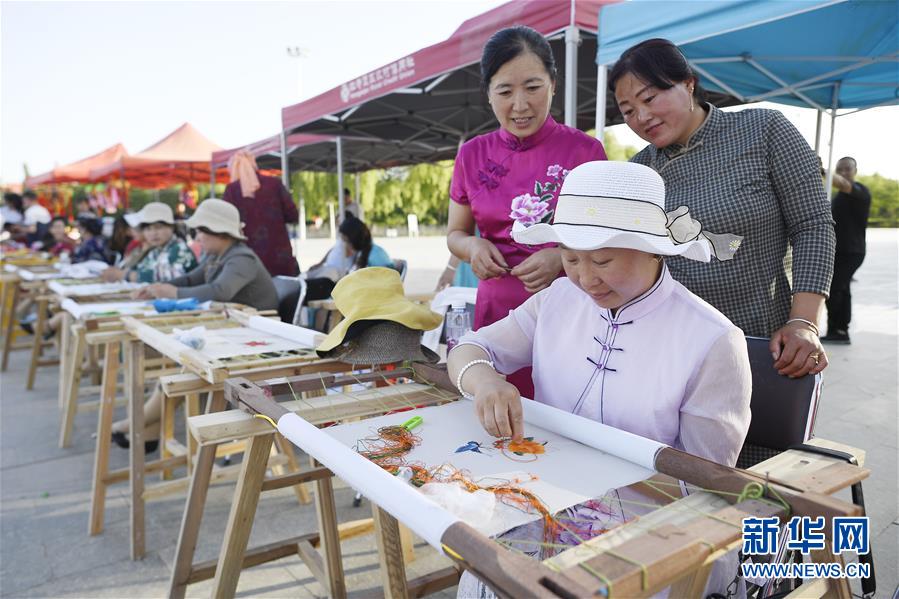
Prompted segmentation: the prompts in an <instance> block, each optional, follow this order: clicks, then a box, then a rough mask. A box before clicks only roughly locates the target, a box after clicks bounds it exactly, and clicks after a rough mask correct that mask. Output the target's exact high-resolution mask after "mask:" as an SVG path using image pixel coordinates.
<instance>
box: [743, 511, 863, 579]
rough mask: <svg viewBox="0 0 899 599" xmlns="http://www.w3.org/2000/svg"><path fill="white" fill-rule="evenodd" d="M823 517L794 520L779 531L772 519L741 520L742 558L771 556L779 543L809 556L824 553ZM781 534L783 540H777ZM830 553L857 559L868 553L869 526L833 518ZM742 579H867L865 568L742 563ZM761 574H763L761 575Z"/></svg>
mask: <svg viewBox="0 0 899 599" xmlns="http://www.w3.org/2000/svg"><path fill="white" fill-rule="evenodd" d="M826 528H827V527H826V521H825V519H824V517H823V516H819V517H817V518H811V517H808V516H802V517H799V516H794V517H792V518H790V521H789V522H787V525H786V526H785V527H784V528H783V529H781V526H780V521H779V519H778V518H777V517H776V516H772V517H768V518H755V517H750V518H743V555H745V556H753V555H775V554H776V553H777V550H778V548H779V547H780V545H781V541H783V543H784V545H785V548H786V549H788V550H791V551H798V552H800V553H801V554H802V555H809V554H811V553H812V552H813V551H826V550H827V543H828V535H827V534H826V532H825V531H826ZM781 533H783V537H781ZM829 537H830V540H831V546H830V552H831V553H832V554H833V555H840V554H842V553H846V552H849V551H852V552H855V553H857V554H858V555H865V554H867V553H870V551H871V545H870V523H869V520H868V517H867V516H864V517H835V518H834V519H833V523H832V525H831V528H830V535H829ZM742 567H743V575H744V576H749V577H759V576H761V577H772V576H776V577H778V578H797V577H800V578H808V577H816V578H867V577H868V576H869V574H870V570H869V568H870V566H869V565H868V564H852V563H849V564H846V565H845V567H844V566H842V565H841V564H837V563H828V564H820V563H819V564H810V563H806V564H802V563H799V564H776V563H774V564H772V563H751V562H749V563H745V564H743V565H742ZM762 570H764V572H762Z"/></svg>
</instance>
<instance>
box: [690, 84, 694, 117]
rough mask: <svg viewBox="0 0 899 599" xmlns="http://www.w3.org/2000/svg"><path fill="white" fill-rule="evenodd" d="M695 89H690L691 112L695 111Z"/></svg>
mask: <svg viewBox="0 0 899 599" xmlns="http://www.w3.org/2000/svg"><path fill="white" fill-rule="evenodd" d="M693 108H694V107H693V90H692V89H691V90H690V112H693Z"/></svg>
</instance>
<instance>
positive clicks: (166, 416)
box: [159, 394, 177, 480]
mask: <svg viewBox="0 0 899 599" xmlns="http://www.w3.org/2000/svg"><path fill="white" fill-rule="evenodd" d="M176 403H177V398H175V397H169V396H168V395H165V394H163V395H162V414H161V418H160V424H161V426H160V427H159V457H160V458H161V459H163V460H164V459H166V458H169V457H171V456H172V452H170V451H169V448H168V446H167V445H166V443H167V442H168V440H169V439H174V438H175V404H176ZM174 474H175V471H174V470H173V469H172V468H166V469H164V470H163V471H162V480H171V479H172V477H173V476H174Z"/></svg>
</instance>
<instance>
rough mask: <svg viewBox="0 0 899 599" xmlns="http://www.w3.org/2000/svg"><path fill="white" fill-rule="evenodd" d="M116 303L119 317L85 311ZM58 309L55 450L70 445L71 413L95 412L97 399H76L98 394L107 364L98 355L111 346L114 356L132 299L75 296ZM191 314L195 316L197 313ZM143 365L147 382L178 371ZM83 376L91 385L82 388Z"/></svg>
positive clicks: (155, 362)
mask: <svg viewBox="0 0 899 599" xmlns="http://www.w3.org/2000/svg"><path fill="white" fill-rule="evenodd" d="M97 300H99V303H98V302H97ZM117 300H120V301H119V303H121V304H122V306H123V307H122V313H120V314H109V313H106V314H103V315H98V314H96V313H92V312H89V311H88V310H89V309H90V306H92V305H99V304H100V303H102V304H103V306H104V308H105V309H106V310H109V311H113V309H112V308H111V307H110V306H113V305H114V304H115V303H116V301H117ZM61 307H62V308H63V310H62V311H61V314H62V324H61V326H60V355H61V356H62V359H61V361H60V378H59V408H60V425H59V447H60V448H65V447H68V446H69V445H70V444H71V440H72V429H73V427H74V424H75V414H76V413H77V412H83V411H89V410H95V409H97V408H98V406H99V405H100V400H95V401H90V402H80V401H79V400H80V398H81V397H82V396H93V397H96V396H101V395H102V391H103V387H102V384H101V383H102V380H103V377H104V375H105V373H106V370H107V367H108V365H107V364H106V360H101V356H103V355H104V353H105V348H106V346H107V345H108V344H114V345H115V347H116V349H115V351H116V353H117V354H118V351H119V345H120V344H121V342H122V341H123V340H124V338H125V337H126V336H127V333H126V332H125V328H124V325H122V321H121V319H122V316H124V315H125V314H126V313H127V312H128V309H129V308H132V300H130V298H125V297H121V296H114V297H112V298H106V297H101V298H96V297H79V298H70V299H69V300H68V301H64V302H62V303H61ZM194 314H195V315H199V312H196V313H194ZM155 315H156V314H155V313H152V312H147V313H146V314H137V313H133V314H131V316H133V317H135V318H144V317H154V316H155ZM117 357H118V356H117ZM85 358H87V359H88V361H89V368H88V369H87V370H85V367H84V364H85ZM145 366H146V368H147V371H146V374H145V378H146V379H148V380H155V379H157V378H159V377H160V376H162V375H165V374H172V373H174V372H178V370H176V369H174V367H175V365H174V363H173V362H172V361H171V360H167V359H165V358H161V357H159V356H151V357H149V358H147V360H146V362H145ZM113 367H114V368H115V373H114V374H113V378H112V381H113V383H112V384H114V385H115V387H114V391H115V390H118V389H119V388H120V385H119V383H118V380H117V375H118V366H117V364H116V365H114V366H113ZM86 373H90V374H92V375H93V376H94V377H95V378H94V380H92V381H91V383H92V385H91V386H88V387H82V384H81V383H82V379H83V377H84V375H85V374H86ZM112 401H115V397H113V398H112Z"/></svg>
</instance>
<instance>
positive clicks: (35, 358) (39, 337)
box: [25, 297, 49, 391]
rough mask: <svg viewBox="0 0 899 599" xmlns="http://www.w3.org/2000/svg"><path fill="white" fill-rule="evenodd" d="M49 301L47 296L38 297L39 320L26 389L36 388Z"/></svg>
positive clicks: (35, 326) (35, 322)
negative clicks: (35, 382)
mask: <svg viewBox="0 0 899 599" xmlns="http://www.w3.org/2000/svg"><path fill="white" fill-rule="evenodd" d="M48 304H49V301H48V300H47V298H45V297H39V298H38V299H37V320H35V321H34V340H33V342H32V344H31V363H30V364H28V380H27V381H26V382H25V389H26V390H28V391H31V390H32V389H34V377H35V375H36V374H37V363H38V362H39V361H40V359H41V354H43V353H44V328H45V327H46V325H47V306H48Z"/></svg>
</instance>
